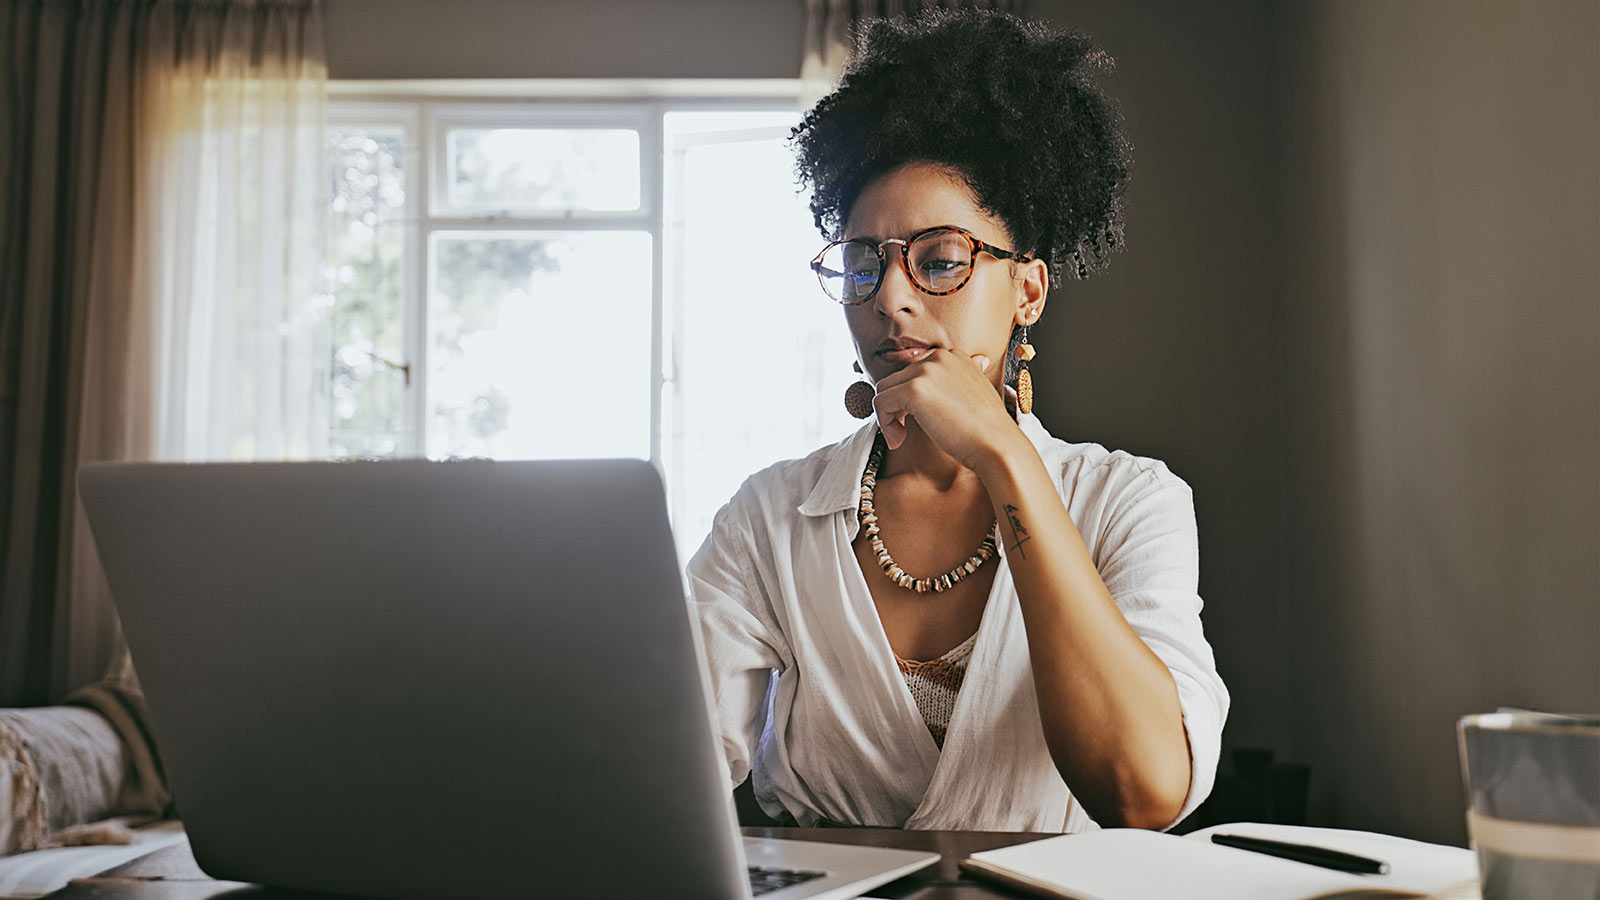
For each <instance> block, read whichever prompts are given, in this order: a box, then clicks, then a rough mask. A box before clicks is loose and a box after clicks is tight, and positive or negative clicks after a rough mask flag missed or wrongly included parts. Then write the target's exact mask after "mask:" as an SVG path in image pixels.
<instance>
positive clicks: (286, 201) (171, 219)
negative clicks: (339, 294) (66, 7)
mask: <svg viewBox="0 0 1600 900" xmlns="http://www.w3.org/2000/svg"><path fill="white" fill-rule="evenodd" d="M207 8H208V9H211V10H214V12H213V13H212V15H215V16H216V20H215V21H214V22H213V23H212V24H213V28H214V35H213V37H214V38H215V39H216V40H218V41H220V44H219V49H218V52H216V53H215V55H213V56H211V57H210V58H207V59H197V60H193V61H191V62H189V63H188V64H185V65H180V66H178V67H177V68H175V69H173V70H171V71H169V72H167V73H165V74H164V77H162V78H161V79H160V82H161V83H160V84H158V85H156V86H155V92H156V96H157V97H158V98H159V106H158V110H159V111H158V113H157V114H158V115H159V117H160V121H158V122H156V123H153V124H154V127H153V129H152V138H153V140H152V142H151V144H150V146H149V151H150V156H149V159H148V162H149V165H148V168H147V169H146V170H145V173H144V174H145V178H146V181H145V185H146V187H147V190H148V194H147V197H146V199H147V202H145V203H144V204H142V205H141V210H140V212H141V214H142V215H143V216H144V217H145V223H144V225H143V227H144V228H145V229H147V232H146V233H148V234H149V235H151V236H152V237H153V238H154V240H152V241H151V242H150V243H149V245H148V246H147V248H146V249H147V253H146V254H144V256H143V259H144V261H146V263H147V264H148V266H149V271H148V273H147V277H146V278H145V279H144V283H145V284H146V285H148V288H149V290H150V291H151V305H150V314H151V317H152V325H153V332H154V338H155V340H156V345H157V346H156V348H155V351H156V352H155V353H154V356H153V361H154V363H155V371H154V379H153V385H152V386H153V389H154V390H153V397H152V402H153V408H152V409H151V414H152V415H153V417H154V422H155V423H156V432H155V453H156V456H157V457H158V458H162V459H184V460H199V459H213V460H215V459H284V458H305V457H308V456H319V455H323V454H325V453H326V448H327V430H328V410H327V402H328V399H327V398H328V396H329V392H328V378H329V368H330V362H329V353H330V349H329V346H328V344H329V339H330V338H329V328H328V313H329V311H330V309H331V306H332V298H331V297H330V296H329V295H328V294H326V293H325V292H323V291H322V290H320V286H319V275H320V272H319V270H320V264H319V263H320V252H321V250H322V229H323V224H322V223H323V218H324V217H323V215H322V213H323V209H322V203H321V200H322V193H323V191H322V185H321V184H320V181H319V179H320V178H321V176H322V145H323V112H324V105H325V101H326V84H327V72H326V67H325V65H324V63H323V59H322V48H321V43H320V27H314V28H308V27H306V22H305V16H306V14H308V13H310V14H312V15H314V14H315V7H314V6H310V7H309V8H308V4H306V3H284V4H271V3H257V4H238V5H234V6H228V5H223V6H220V7H219V6H216V5H214V4H213V5H208V6H207Z"/></svg>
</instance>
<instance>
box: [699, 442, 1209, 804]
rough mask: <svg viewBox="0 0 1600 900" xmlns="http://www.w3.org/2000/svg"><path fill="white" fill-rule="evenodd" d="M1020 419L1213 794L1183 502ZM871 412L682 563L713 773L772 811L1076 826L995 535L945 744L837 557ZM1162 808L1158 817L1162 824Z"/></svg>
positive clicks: (745, 492)
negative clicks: (701, 659) (1163, 670)
mask: <svg viewBox="0 0 1600 900" xmlns="http://www.w3.org/2000/svg"><path fill="white" fill-rule="evenodd" d="M1019 424H1020V426H1021V428H1022V431H1023V433H1024V434H1026V435H1027V436H1028V438H1029V440H1031V441H1032V442H1033V445H1034V448H1035V449H1036V450H1037V451H1038V453H1039V456H1040V458H1041V459H1042V460H1043V461H1044V465H1045V468H1046V470H1047V471H1048V472H1050V474H1051V476H1052V477H1054V478H1055V479H1056V482H1057V489H1058V490H1059V491H1060V492H1061V499H1062V501H1063V502H1064V503H1065V504H1066V508H1067V512H1068V513H1070V514H1071V516H1072V521H1073V522H1074V523H1076V524H1077V526H1078V530H1079V532H1080V533H1081V534H1082V535H1083V541H1084V544H1085V546H1087V547H1088V549H1089V553H1090V555H1091V557H1092V558H1093V559H1094V563H1095V566H1096V568H1097V569H1098V570H1099V572H1100V577H1101V579H1102V580H1104V582H1105V585H1106V588H1107V590H1109V591H1110V593H1111V597H1112V599H1114V600H1115V601H1116V604H1117V606H1118V608H1119V609H1121V610H1122V614H1123V615H1124V616H1125V617H1127V620H1128V623H1129V624H1130V625H1132V626H1133V629H1134V631H1135V632H1137V633H1138V635H1139V636H1140V637H1141V638H1143V639H1144V641H1145V643H1146V644H1148V645H1149V647H1150V649H1151V650H1153V651H1154V652H1155V654H1156V655H1157V656H1158V657H1160V658H1161V660H1162V661H1163V662H1165V663H1166V664H1167V667H1168V669H1170V670H1171V672H1172V677H1173V680H1174V681H1175V682H1176V684H1177V689H1178V701H1179V703H1180V705H1181V706H1182V709H1183V722H1184V728H1185V731H1186V732H1187V734H1188V741H1189V753H1190V759H1191V763H1192V765H1191V769H1192V773H1193V774H1192V776H1191V779H1190V784H1189V794H1188V797H1187V799H1186V800H1185V802H1184V805H1183V812H1182V813H1181V814H1180V815H1179V817H1178V818H1179V819H1182V818H1183V816H1186V815H1188V814H1189V813H1190V812H1191V811H1192V810H1193V809H1194V808H1195V807H1196V806H1198V805H1199V804H1200V801H1201V800H1203V799H1205V797H1206V795H1207V794H1208V793H1210V791H1211V786H1212V783H1213V781H1214V779H1215V776H1216V769H1217V760H1218V756H1219V754H1220V752H1221V751H1220V744H1221V738H1222V724H1223V721H1224V720H1225V719H1226V717H1227V712H1228V692H1227V689H1226V688H1225V687H1224V686H1223V684H1222V679H1221V678H1220V677H1218V675H1217V671H1216V664H1215V661H1214V660H1213V658H1212V653H1211V646H1210V645H1209V644H1207V643H1206V639H1205V635H1204V634H1203V632H1202V631H1201V627H1200V606H1201V602H1200V596H1199V594H1198V592H1197V587H1198V579H1199V568H1198V565H1199V563H1198V549H1197V543H1196V538H1195V518H1194V503H1193V499H1192V495H1191V493H1190V490H1189V486H1188V485H1187V484H1185V483H1184V482H1183V480H1182V479H1180V478H1178V477H1177V476H1176V475H1173V474H1172V473H1171V472H1170V471H1168V469H1167V467H1166V466H1165V465H1164V464H1162V463H1161V462H1159V461H1157V460H1153V459H1146V458H1143V457H1138V456H1132V455H1130V454H1127V453H1123V452H1121V451H1117V452H1111V451H1108V450H1106V449H1105V448H1104V447H1101V446H1100V445H1098V444H1068V443H1066V442H1065V441H1061V440H1058V439H1056V438H1054V437H1051V436H1050V434H1049V433H1047V432H1046V431H1045V430H1044V427H1043V426H1042V425H1040V424H1039V421H1038V419H1037V418H1035V417H1033V416H1031V415H1029V416H1022V417H1021V418H1020V420H1019ZM876 431H877V425H876V423H871V424H868V425H866V426H865V427H863V428H862V429H861V430H859V431H857V432H856V433H855V434H853V435H851V436H850V437H848V438H846V439H845V440H843V441H841V442H839V443H837V444H834V445H832V446H830V447H824V448H822V449H821V450H818V451H816V452H815V453H812V454H811V455H810V456H807V457H805V458H804V459H796V460H788V461H785V462H780V463H777V464H775V465H773V466H770V467H768V468H766V469H764V470H762V471H761V472H758V473H756V474H755V475H752V476H750V478H748V479H746V481H745V482H744V484H743V485H742V486H741V487H740V488H739V490H738V492H737V493H736V494H734V496H733V499H731V500H730V501H729V502H728V504H727V505H726V506H724V507H723V508H722V510H721V511H720V512H718V513H717V516H716V519H715V521H714V523H713V525H712V528H711V533H710V535H709V536H708V537H707V538H706V540H705V543H704V544H703V545H701V547H700V550H699V551H698V552H697V553H696V554H695V555H694V557H693V559H692V560H690V562H689V567H688V575H689V590H690V601H691V608H692V610H693V611H694V613H695V614H696V616H697V618H698V621H699V625H700V631H701V640H702V643H703V645H704V649H705V654H706V662H707V666H708V668H709V672H710V678H711V686H712V693H713V697H714V703H715V707H716V722H715V723H714V724H715V725H716V727H717V729H718V731H719V735H720V737H721V743H722V747H723V750H724V753H725V756H726V760H727V764H728V769H729V773H728V774H729V778H730V779H731V782H732V784H733V785H738V784H739V783H740V782H742V781H743V780H744V779H745V777H746V775H748V774H750V772H751V770H752V768H753V769H754V778H753V781H754V788H755V794H756V799H757V800H758V802H759V803H760V804H761V807H762V808H763V809H764V810H766V811H767V813H768V814H769V815H772V816H775V817H781V816H782V815H783V814H784V813H785V812H787V813H788V814H789V815H791V816H793V817H794V819H795V820H796V821H797V822H798V823H799V824H800V825H813V824H816V823H817V822H818V821H819V819H828V820H831V821H833V822H840V823H849V824H859V825H887V826H896V827H903V828H912V829H965V830H985V831H1083V830H1086V829H1093V828H1098V827H1099V826H1098V825H1097V824H1095V822H1094V821H1093V820H1092V819H1090V818H1089V816H1088V814H1087V813H1085V812H1084V811H1083V808H1082V807H1081V806H1080V805H1079V804H1078V803H1077V802H1076V800H1074V798H1073V797H1072V794H1071V792H1070V790H1069V789H1068V786H1067V785H1066V783H1065V782H1064V781H1063V780H1062V778H1061V774H1060V772H1059V771H1057V769H1056V767H1055V763H1054V762H1053V761H1052V760H1051V757H1050V751H1049V748H1048V747H1047V746H1046V745H1045V739H1044V731H1043V728H1042V726H1041V725H1040V722H1039V707H1038V700H1037V698H1036V696H1035V694H1034V688H1033V677H1032V670H1031V668H1030V664H1029V658H1028V642H1027V635H1026V632H1025V631H1024V627H1023V620H1022V613H1021V609H1020V607H1019V605H1018V600H1017V592H1016V587H1015V585H1014V584H1013V583H1012V580H1011V571H1010V567H1009V566H1008V564H1007V562H1006V558H1005V551H1004V548H1003V547H1002V549H1001V553H1000V557H999V559H998V560H997V563H998V565H999V568H998V571H997V572H996V573H995V578H994V585H993V587H992V588H991V589H990V592H989V598H988V601H987V605H986V606H985V608H984V611H983V616H982V619H981V622H980V624H979V627H978V637H977V643H976V646H975V647H974V648H973V651H972V658H971V661H970V662H969V664H968V668H967V675H966V680H965V682H964V683H963V685H962V687H961V693H960V694H959V696H958V697H957V700H956V705H955V709H954V710H953V711H952V714H951V720H950V726H949V731H948V733H947V735H946V738H945V743H944V748H943V751H942V752H941V751H940V748H939V747H938V746H936V745H935V744H934V742H933V737H932V736H931V735H930V734H929V733H928V728H927V725H926V724H924V723H923V720H922V715H921V713H920V712H919V711H918V710H917V704H916V701H915V700H914V699H913V698H912V696H911V692H910V690H909V689H908V688H907V687H906V683H905V679H904V678H903V677H902V675H901V673H900V670H899V668H898V667H897V665H896V663H895V658H894V653H893V652H892V651H891V649H890V647H889V641H888V637H887V636H886V635H885V633H884V630H883V624H882V622H881V621H880V620H879V618H878V612H877V607H876V605H875V604H874V603H873V600H872V595H871V593H870V592H869V591H868V589H867V583H866V579H865V577H864V576H863V574H862V571H861V567H860V565H859V564H858V563H857V561H856V556H855V553H854V552H853V551H852V550H851V542H852V541H854V540H855V537H856V531H857V528H858V527H859V522H858V520H857V517H856V507H857V505H858V504H859V501H860V496H861V472H862V470H863V469H864V468H866V463H867V456H868V453H869V451H870V450H871V448H872V440H873V437H874V435H875V434H876ZM1176 821H1177V820H1174V823H1175V822H1176Z"/></svg>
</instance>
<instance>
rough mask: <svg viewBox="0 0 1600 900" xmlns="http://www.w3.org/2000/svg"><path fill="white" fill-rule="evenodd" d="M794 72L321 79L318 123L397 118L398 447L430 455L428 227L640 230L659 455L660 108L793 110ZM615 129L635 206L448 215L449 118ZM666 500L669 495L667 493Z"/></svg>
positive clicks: (669, 333) (669, 373)
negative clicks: (635, 191) (629, 140)
mask: <svg viewBox="0 0 1600 900" xmlns="http://www.w3.org/2000/svg"><path fill="white" fill-rule="evenodd" d="M707 82H710V83H707ZM800 97H801V86H800V83H799V82H798V80H795V79H762V80H751V81H739V80H710V79H707V80H689V79H674V80H662V81H612V80H609V79H591V80H581V81H571V80H559V81H557V80H552V81H548V82H540V81H529V80H508V81H444V82H406V81H397V82H371V81H365V82H338V81H334V82H330V83H329V90H328V101H327V114H326V116H325V121H326V127H327V128H329V129H334V128H338V127H341V126H356V127H359V126H367V127H375V126H383V125H389V126H399V127H401V128H402V129H403V130H404V134H405V141H404V147H405V153H404V159H403V161H402V164H403V166H404V168H405V191H406V204H407V205H406V210H405V216H404V220H403V222H404V224H403V226H402V227H403V233H402V235H401V246H402V248H403V250H402V252H403V253H404V255H405V259H404V262H403V265H402V279H401V281H402V285H401V289H402V291H403V292H404V297H403V300H402V304H401V309H402V315H403V316H404V322H403V323H402V335H403V338H402V347H403V350H404V353H405V356H406V358H405V359H404V360H403V361H402V362H403V364H405V365H408V366H409V367H410V368H409V372H410V377H409V381H408V383H407V384H406V385H405V388H404V398H405V401H404V407H403V410H402V414H401V423H400V426H401V427H400V433H401V440H400V446H398V447H397V448H396V450H397V455H398V456H410V457H425V456H426V455H427V426H428V418H427V416H428V410H427V395H428V393H427V379H428V358H427V334H428V326H429V323H428V315H429V308H428V291H429V290H430V281H431V278H432V272H431V269H430V266H429V261H428V258H427V254H428V248H429V246H430V244H431V240H432V235H433V234H434V233H436V232H470V231H480V232H491V233H492V232H501V231H504V232H529V231H576V230H630V231H642V232H645V233H647V234H648V235H649V236H650V241H651V263H650V265H651V279H650V280H651V288H650V290H651V297H650V309H651V321H650V334H651V358H650V375H651V383H650V432H649V434H650V437H649V440H650V462H651V463H652V464H653V465H655V466H656V468H657V470H658V471H660V472H661V473H662V476H663V478H666V477H668V473H667V472H666V466H665V463H664V453H663V451H664V444H665V442H666V441H667V440H669V439H670V436H669V435H667V434H665V433H664V426H665V424H666V422H667V416H668V415H670V410H671V408H672V406H673V404H675V403H676V402H678V398H677V394H678V392H679V391H680V390H681V383H680V381H679V379H678V377H677V368H678V366H677V358H678V356H679V348H678V346H677V344H678V337H677V329H676V328H673V327H671V326H672V323H673V322H674V321H675V320H676V311H675V310H673V309H671V308H669V307H670V305H671V298H670V296H669V291H668V290H667V279H668V278H669V277H670V275H671V273H669V272H668V271H666V270H667V268H668V267H669V264H670V263H669V260H667V258H666V251H665V239H666V237H667V232H668V231H669V229H671V228H672V219H673V217H674V216H675V215H677V210H676V204H675V201H674V198H672V197H671V196H669V194H670V191H671V186H670V184H669V181H668V178H667V174H668V167H669V166H671V165H672V164H673V160H671V159H668V158H667V156H666V137H665V135H666V126H665V120H666V115H667V114H668V113H671V112H693V111H718V110H731V109H740V110H752V111H781V112H799V111H800ZM463 125H465V126H467V127H472V126H480V127H482V126H491V127H492V126H503V127H518V126H522V127H528V126H536V127H555V128H559V127H573V126H576V127H622V128H636V129H637V130H638V133H639V164H640V172H639V190H640V198H639V200H640V202H639V208H638V209H637V210H633V211H624V212H611V211H597V210H581V211H580V210H573V211H567V212H562V213H558V214H533V213H530V212H527V211H519V210H515V209H509V210H501V211H497V212H485V213H483V214H478V215H466V216H463V215H458V214H445V211H444V209H443V207H444V204H443V203H442V200H443V199H444V191H445V190H446V187H447V185H446V182H445V178H446V177H447V175H448V160H447V158H446V150H447V146H446V135H447V134H448V131H449V128H450V127H461V126H463ZM669 499H671V498H669Z"/></svg>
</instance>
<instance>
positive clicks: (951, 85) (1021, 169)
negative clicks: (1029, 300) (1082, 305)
mask: <svg viewBox="0 0 1600 900" xmlns="http://www.w3.org/2000/svg"><path fill="white" fill-rule="evenodd" d="M1113 65H1114V64H1113V62H1112V59H1111V57H1110V56H1108V55H1107V54H1106V53H1104V52H1103V51H1100V50H1097V49H1095V48H1094V46H1093V45H1092V43H1091V41H1090V40H1089V38H1088V37H1087V36H1086V35H1084V34H1082V33H1081V32H1076V31H1066V32H1052V31H1051V30H1049V29H1047V28H1046V27H1045V26H1043V25H1041V24H1039V23H1036V22H1029V21H1025V20H1023V19H1020V18H1018V17H1016V16H1014V15H1011V14H1009V13H1004V12H1000V11H997V10H989V9H985V10H975V9H964V10H952V9H931V10H926V11H924V12H922V13H919V14H917V15H915V16H912V17H908V18H901V19H875V20H871V21H869V22H867V23H865V24H864V25H863V26H862V27H861V28H860V29H859V30H858V31H857V33H856V51H855V55H854V57H853V58H852V61H851V63H850V65H849V67H848V68H847V69H846V71H845V75H844V79H843V80H842V81H841V82H840V84H839V87H838V88H837V89H836V90H835V91H834V92H833V93H831V94H829V95H827V96H826V97H824V98H822V100H820V101H819V102H818V103H817V105H816V106H815V107H813V108H812V110H811V111H810V112H809V113H807V114H806V116H805V118H804V119H803V120H802V121H801V122H800V124H799V125H797V126H795V128H794V131H793V132H792V134H791V143H792V144H793V145H794V147H795V149H796V152H797V157H798V159H797V163H796V169H797V172H798V174H799V177H800V181H801V183H802V184H808V185H809V186H810V187H811V188H812V199H811V212H812V215H813V216H814V217H815V219H816V224H817V228H818V229H819V230H820V231H821V232H822V233H823V236H824V237H828V238H833V237H837V236H839V232H840V229H842V228H843V226H844V222H845V219H846V218H848V216H849V214H850V207H851V206H852V205H853V204H854V203H855V199H856V197H857V196H858V195H859V194H860V192H861V189H862V187H863V186H864V185H865V184H866V183H867V182H868V181H869V180H871V179H872V178H874V177H876V176H877V175H880V174H882V173H884V172H887V171H890V170H891V169H894V168H896V167H898V166H900V165H902V164H905V163H908V162H913V161H926V162H932V163H936V164H940V165H943V166H946V167H948V168H950V169H951V170H952V171H954V172H956V173H959V175H960V176H961V177H962V178H963V180H964V181H965V182H966V183H967V185H968V186H969V187H970V188H971V189H972V192H973V195H974V197H975V198H976V199H977V202H978V204H979V205H980V206H981V207H983V208H984V209H985V210H986V211H988V212H989V213H991V214H993V215H994V216H996V217H997V218H998V219H1000V221H1001V222H1003V223H1004V224H1005V225H1006V228H1007V230H1008V231H1010V233H1011V237H1012V239H1013V241H1015V243H1016V247H1017V249H1020V250H1024V251H1026V252H1028V253H1030V254H1032V255H1035V256H1038V257H1039V258H1040V259H1043V260H1044V261H1045V263H1047V264H1048V266H1049V270H1050V278H1051V283H1052V284H1056V283H1059V282H1060V280H1061V276H1062V274H1063V273H1065V274H1066V275H1067V276H1068V277H1072V278H1087V277H1088V276H1089V275H1090V273H1092V272H1096V271H1099V270H1101V269H1102V268H1104V267H1105V264H1106V262H1107V258H1108V257H1109V255H1110V253H1111V252H1112V251H1113V250H1114V249H1116V248H1117V247H1119V246H1120V245H1121V244H1122V240H1123V236H1122V231H1123V220H1122V208H1123V197H1124V194H1125V193H1126V190H1127V185H1128V173H1129V169H1130V167H1131V165H1132V160H1131V158H1130V156H1129V151H1130V147H1129V145H1128V142H1127V139H1126V138H1125V137H1124V136H1123V132H1122V117H1121V114H1120V112H1119V110H1118V108H1117V106H1116V103H1115V101H1113V100H1112V99H1111V98H1110V97H1108V96H1106V94H1105V93H1104V92H1103V91H1101V90H1100V88H1099V87H1098V85H1097V84H1096V83H1095V81H1096V78H1097V77H1098V76H1100V75H1101V74H1103V73H1107V72H1110V71H1111V70H1112V68H1113Z"/></svg>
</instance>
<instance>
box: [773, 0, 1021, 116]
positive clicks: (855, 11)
mask: <svg viewBox="0 0 1600 900" xmlns="http://www.w3.org/2000/svg"><path fill="white" fill-rule="evenodd" d="M936 6H940V7H982V8H992V9H1002V10H1005V11H1007V12H1011V13H1016V14H1018V15H1021V14H1022V12H1023V9H1022V6H1023V0H806V36H805V48H804V52H803V55H802V56H801V58H800V101H801V105H802V106H803V107H809V106H811V105H812V104H813V103H816V102H817V101H818V100H820V99H822V97H823V96H824V95H826V94H827V93H828V92H829V91H831V90H833V88H834V86H835V85H836V84H838V82H839V76H840V75H842V74H843V73H844V69H845V66H846V65H847V64H848V63H849V61H850V53H851V51H852V50H853V49H854V48H855V44H854V41H855V34H854V30H855V28H856V26H857V25H859V24H860V23H861V21H862V20H863V19H873V18H894V17H897V16H904V15H908V14H910V13H914V12H916V11H918V10H922V9H928V8H930V7H936Z"/></svg>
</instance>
